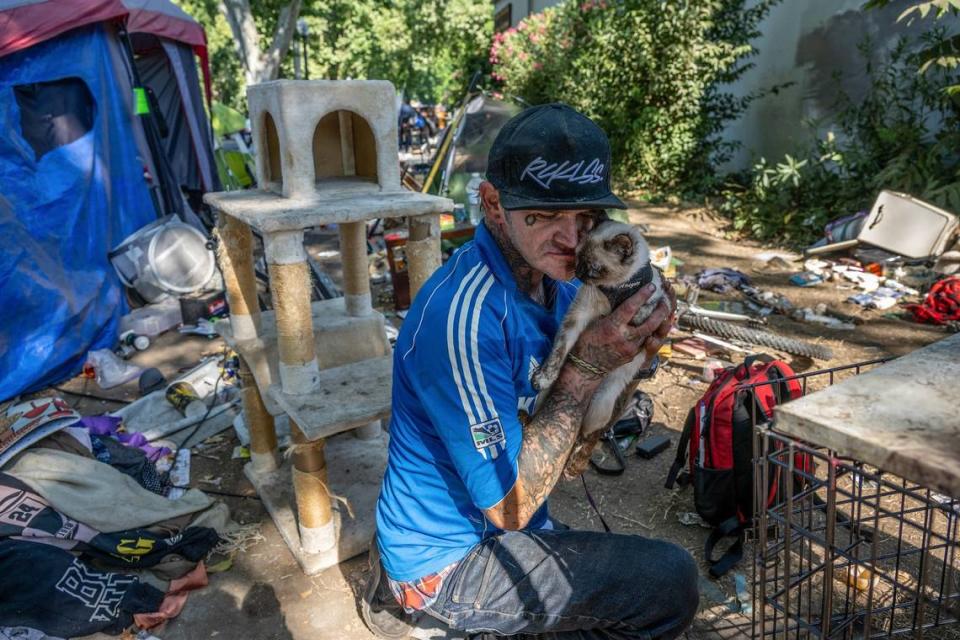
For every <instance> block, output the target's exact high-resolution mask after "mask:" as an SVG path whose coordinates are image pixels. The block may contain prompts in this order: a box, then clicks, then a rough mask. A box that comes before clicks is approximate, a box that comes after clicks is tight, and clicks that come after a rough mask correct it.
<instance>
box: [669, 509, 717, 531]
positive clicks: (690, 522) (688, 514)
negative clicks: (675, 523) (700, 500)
mask: <svg viewBox="0 0 960 640" xmlns="http://www.w3.org/2000/svg"><path fill="white" fill-rule="evenodd" d="M677 520H679V521H680V524H682V525H684V526H687V527H692V526H698V527H703V528H704V529H713V527H712V526H711V525H709V524H707V523H706V522H704V521H703V518H701V517H700V514H699V513H697V512H696V511H680V512H678V513H677Z"/></svg>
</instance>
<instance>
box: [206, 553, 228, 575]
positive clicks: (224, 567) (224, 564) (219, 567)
mask: <svg viewBox="0 0 960 640" xmlns="http://www.w3.org/2000/svg"><path fill="white" fill-rule="evenodd" d="M232 568H233V558H230V557H227V558H224V559H223V560H221V561H220V562H215V563H213V564H211V565H209V566H208V567H207V573H223V572H224V571H229V570H230V569H232Z"/></svg>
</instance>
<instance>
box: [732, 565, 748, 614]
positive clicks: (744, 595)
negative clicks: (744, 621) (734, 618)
mask: <svg viewBox="0 0 960 640" xmlns="http://www.w3.org/2000/svg"><path fill="white" fill-rule="evenodd" d="M733 584H734V587H736V590H737V603H738V604H739V605H740V613H742V614H743V615H745V616H749V615H752V614H753V598H752V596H751V594H750V589H749V588H747V577H746V576H745V575H743V574H742V573H735V574H733Z"/></svg>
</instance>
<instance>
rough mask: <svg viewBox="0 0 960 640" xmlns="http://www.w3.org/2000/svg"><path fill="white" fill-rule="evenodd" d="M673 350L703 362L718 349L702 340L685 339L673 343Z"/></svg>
mask: <svg viewBox="0 0 960 640" xmlns="http://www.w3.org/2000/svg"><path fill="white" fill-rule="evenodd" d="M673 350H674V351H676V352H677V353H679V354H680V355H683V356H688V357H690V358H694V359H696V360H703V359H704V358H706V357H707V354H709V353H712V352H714V351H716V347H715V346H713V345H709V344H708V343H707V342H705V341H704V340H702V339H700V338H684V339H683V340H677V341H675V342H674V343H673Z"/></svg>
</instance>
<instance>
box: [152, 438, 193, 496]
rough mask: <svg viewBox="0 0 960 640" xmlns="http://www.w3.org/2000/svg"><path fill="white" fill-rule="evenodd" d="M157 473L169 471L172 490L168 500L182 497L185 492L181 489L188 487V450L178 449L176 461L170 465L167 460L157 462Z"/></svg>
mask: <svg viewBox="0 0 960 640" xmlns="http://www.w3.org/2000/svg"><path fill="white" fill-rule="evenodd" d="M157 471H159V472H160V473H165V472H166V471H169V472H170V474H169V477H170V483H171V484H172V485H173V488H172V489H170V493H168V494H167V498H168V499H170V500H176V499H178V498H181V497H183V494H185V493H186V492H187V490H186V489H185V488H183V487H189V486H190V449H180V450H179V451H177V459H176V460H175V461H174V462H173V464H172V465H171V464H170V461H169V458H164V459H162V460H160V461H159V462H157Z"/></svg>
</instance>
